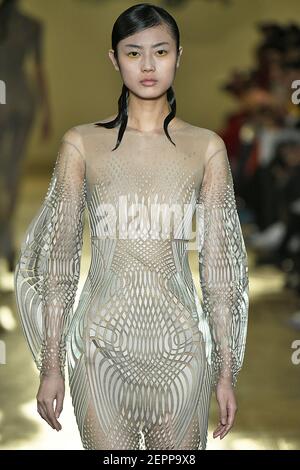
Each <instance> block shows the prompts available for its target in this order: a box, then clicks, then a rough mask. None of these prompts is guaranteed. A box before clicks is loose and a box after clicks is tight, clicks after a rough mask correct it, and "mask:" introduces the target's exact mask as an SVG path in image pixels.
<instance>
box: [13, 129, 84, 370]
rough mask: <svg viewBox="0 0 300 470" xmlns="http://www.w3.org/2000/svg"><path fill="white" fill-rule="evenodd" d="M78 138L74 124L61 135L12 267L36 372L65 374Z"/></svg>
mask: <svg viewBox="0 0 300 470" xmlns="http://www.w3.org/2000/svg"><path fill="white" fill-rule="evenodd" d="M81 140H82V139H81V136H80V134H79V132H78V131H77V130H76V128H72V129H69V130H68V131H67V132H66V133H65V134H64V136H63V137H62V140H61V143H60V147H59V150H58V154H57V159H56V163H55V165H54V170H53V174H52V177H51V181H50V184H49V187H48V191H47V194H46V196H45V199H44V200H43V202H42V204H41V206H40V208H39V210H38V212H37V214H36V215H35V217H34V218H33V220H32V221H31V223H30V225H29V227H28V229H27V231H26V233H25V237H24V239H23V241H22V244H21V249H20V254H19V259H18V261H17V264H16V268H15V274H14V282H15V294H16V301H17V309H18V312H19V315H20V319H21V324H22V327H23V332H24V334H25V338H26V340H27V342H28V345H29V347H30V350H31V353H32V355H33V358H34V361H35V363H36V366H37V368H38V370H39V371H40V376H42V375H49V374H52V373H61V374H62V376H63V377H65V360H66V347H65V346H66V335H67V333H68V327H69V324H70V321H71V317H72V309H73V304H74V301H75V295H76V290H77V286H78V281H79V274H80V260H81V250H82V242H83V228H84V209H85V199H86V180H85V160H84V157H83V146H82V141H81Z"/></svg>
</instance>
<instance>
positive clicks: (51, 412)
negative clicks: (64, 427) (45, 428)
mask: <svg viewBox="0 0 300 470" xmlns="http://www.w3.org/2000/svg"><path fill="white" fill-rule="evenodd" d="M46 410H47V416H48V418H49V420H50V421H51V423H52V424H53V426H54V428H55V429H56V430H57V431H59V430H60V429H61V426H60V423H59V422H58V421H57V419H56V418H55V414H54V410H53V402H51V403H50V402H47V403H46Z"/></svg>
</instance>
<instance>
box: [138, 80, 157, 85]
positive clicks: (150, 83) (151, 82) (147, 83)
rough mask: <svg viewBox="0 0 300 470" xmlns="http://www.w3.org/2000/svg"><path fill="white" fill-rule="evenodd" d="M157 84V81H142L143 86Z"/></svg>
mask: <svg viewBox="0 0 300 470" xmlns="http://www.w3.org/2000/svg"><path fill="white" fill-rule="evenodd" d="M156 82H157V80H152V79H148V78H146V79H145V80H141V84H142V85H148V86H150V85H155V83H156Z"/></svg>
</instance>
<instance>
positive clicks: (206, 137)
mask: <svg viewBox="0 0 300 470" xmlns="http://www.w3.org/2000/svg"><path fill="white" fill-rule="evenodd" d="M193 128H194V132H195V135H196V136H197V139H199V141H198V142H199V143H201V144H202V148H205V149H206V151H205V156H204V161H205V163H206V162H207V161H208V160H209V159H210V157H212V155H214V154H215V153H217V152H218V151H220V150H223V151H225V152H226V146H225V142H224V140H223V139H222V137H221V136H220V135H219V134H218V133H217V132H215V131H213V130H212V129H208V128H205V127H198V126H193ZM203 146H204V147H203Z"/></svg>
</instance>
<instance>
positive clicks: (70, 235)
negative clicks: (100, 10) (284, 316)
mask: <svg viewBox="0 0 300 470" xmlns="http://www.w3.org/2000/svg"><path fill="white" fill-rule="evenodd" d="M181 54H182V47H181V46H180V45H179V31H178V27H177V24H176V22H175V20H174V19H173V18H172V16H170V14H169V13H168V12H166V10H164V9H163V8H160V7H158V6H155V5H152V4H147V3H146V4H145V3H142V4H138V5H134V6H132V7H131V8H129V9H127V10H126V11H124V12H123V13H122V14H121V15H120V16H119V17H118V19H117V20H116V22H115V24H114V27H113V32H112V49H111V50H110V51H109V57H110V59H111V61H112V63H113V65H114V67H115V69H116V70H118V71H119V72H120V73H121V77H122V80H123V90H122V94H121V96H120V98H119V102H118V103H119V112H118V114H117V115H116V116H112V117H111V118H107V119H105V120H103V121H102V122H101V123H98V122H94V123H88V124H81V125H78V126H75V127H72V128H70V129H69V130H67V131H66V133H65V134H64V136H63V138H62V142H61V146H60V148H59V152H58V157H57V162H56V165H55V168H54V172H53V175H52V179H51V183H50V186H49V189H48V192H47V195H46V198H45V201H44V203H43V204H42V206H41V208H40V210H39V212H38V214H37V215H36V216H35V218H34V219H33V221H32V222H31V224H30V226H29V229H28V231H27V233H26V236H25V238H24V241H23V244H22V248H21V254H20V258H19V261H18V264H17V266H16V271H15V286H16V298H17V305H18V309H19V312H20V315H21V319H22V325H23V329H24V332H25V335H26V338H27V340H28V343H29V345H30V348H31V351H32V353H33V357H34V359H35V362H36V364H37V367H38V369H39V370H40V388H39V390H38V393H37V406H38V412H39V413H40V415H41V416H42V418H44V419H45V420H46V421H47V422H48V423H49V424H50V425H51V426H52V427H53V428H54V429H56V430H58V431H59V430H60V429H61V424H60V423H59V421H58V418H59V415H60V413H61V411H62V407H63V399H64V393H65V385H64V380H65V370H64V366H65V359H66V357H67V363H68V374H69V383H70V393H71V397H72V403H73V406H74V412H75V416H76V420H77V424H78V428H79V432H80V436H81V439H82V444H83V447H84V448H85V449H205V448H206V442H207V428H208V414H209V404H210V398H211V392H212V390H215V392H216V397H217V401H218V404H219V408H220V422H219V424H218V426H217V428H216V429H215V431H214V437H217V436H220V438H221V437H224V436H225V435H226V434H227V433H228V431H229V430H230V428H231V427H232V425H233V422H234V417H235V413H236V409H237V405H236V399H235V395H234V387H235V385H236V380H237V375H238V372H239V370H240V369H241V366H242V362H243V356H244V349H245V341H246V330H247V311H248V268H247V254H246V250H245V245H244V240H243V237H242V232H241V227H240V223H239V219H238V214H237V209H236V205H235V197H234V191H233V182H232V176H231V172H230V167H229V163H228V158H227V154H226V148H225V145H224V142H223V140H222V139H221V138H220V137H219V136H218V135H217V134H216V133H215V132H213V131H211V130H208V129H205V128H200V127H196V126H194V125H191V124H189V123H187V122H185V121H183V120H181V119H179V118H178V117H176V116H175V114H176V101H175V96H174V91H173V89H172V82H173V80H174V77H175V72H176V69H177V68H178V66H179V61H180V56H181ZM147 80H148V81H147ZM152 80H153V81H152ZM85 206H87V208H88V216H89V228H90V236H91V265H90V268H89V272H88V276H87V278H86V281H85V284H84V287H83V290H82V292H81V296H80V299H79V303H78V306H77V308H76V310H75V311H73V303H74V299H75V294H76V289H77V284H78V279H79V273H80V255H81V250H82V235H83V227H84V209H85ZM174 208H175V210H174ZM194 213H195V214H196V221H197V237H196V238H197V245H196V246H197V250H198V254H199V270H200V271H199V272H200V279H201V287H202V293H203V301H202V302H200V300H199V298H198V297H197V293H196V288H195V286H194V283H193V279H192V274H191V271H190V267H189V264H188V242H189V238H190V235H191V222H192V217H193V214H194ZM54 401H55V405H54Z"/></svg>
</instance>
